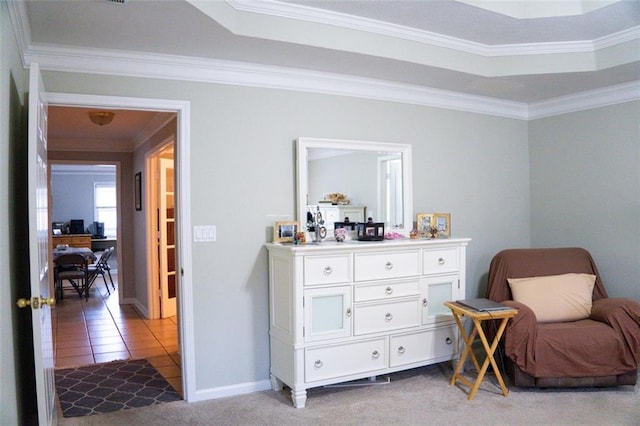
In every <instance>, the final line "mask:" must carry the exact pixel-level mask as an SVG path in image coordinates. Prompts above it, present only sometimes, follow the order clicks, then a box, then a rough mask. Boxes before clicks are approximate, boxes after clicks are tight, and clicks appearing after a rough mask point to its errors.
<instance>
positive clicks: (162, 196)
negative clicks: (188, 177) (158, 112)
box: [158, 158, 177, 318]
mask: <svg viewBox="0 0 640 426" xmlns="http://www.w3.org/2000/svg"><path fill="white" fill-rule="evenodd" d="M159 160H160V185H159V194H158V207H159V212H158V227H159V229H158V231H159V240H160V241H159V258H160V259H159V260H160V268H159V269H160V293H161V296H160V317H161V318H167V317H171V316H174V315H175V314H176V295H177V287H176V286H177V281H176V279H177V277H176V226H175V225H176V214H175V203H174V200H175V197H174V176H173V171H174V170H173V160H169V159H166V158H160V159H159Z"/></svg>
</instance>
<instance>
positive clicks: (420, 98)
mask: <svg viewBox="0 0 640 426" xmlns="http://www.w3.org/2000/svg"><path fill="white" fill-rule="evenodd" d="M233 2H234V3H238V0H233ZM242 3H243V4H246V3H248V2H247V1H246V0H242ZM253 3H255V4H260V5H263V4H266V3H268V2H255V1H253ZM8 4H9V5H10V8H9V11H10V15H11V20H12V23H13V25H14V32H15V33H16V38H17V39H18V41H19V48H21V49H22V52H21V53H22V54H21V57H22V60H23V64H24V66H25V67H29V66H30V64H31V63H34V62H37V63H39V64H40V67H41V69H42V70H46V71H60V72H72V73H85V74H103V75H104V74H106V75H117V76H126V77H140V78H160V79H168V80H183V81H193V82H204V83H215V84H228V85H238V86H247V87H262V88H270V89H279V90H292V91H301V92H309V93H319V94H328V95H337V96H352V97H357V98H364V99H372V100H381V101H388V102H399V103H405V104H413V105H421V106H429V107H435V108H445V109H451V110H457V111H466V112H473V113H479V114H485V115H494V116H499V117H506V118H515V119H520V120H529V119H535V118H541V117H547V116H550V115H557V114H562V113H566V112H575V111H580V110H585V109H590V108H597V107H599V106H607V105H612V104H613V103H620V102H627V101H631V100H639V99H640V93H638V89H637V87H638V84H639V82H640V80H638V81H635V82H631V83H627V84H622V85H617V86H611V87H609V88H605V89H602V90H593V91H588V92H582V93H578V94H573V95H569V96H563V97H559V98H554V99H549V100H545V101H541V102H535V103H532V104H526V103H522V102H514V101H506V100H503V99H497V98H491V97H483V96H477V95H470V94H465V93H460V92H455V91H446V90H440V89H434V88H428V87H423V86H416V85H409V84H401V83H393V82H389V81H382V80H375V79H370V78H361V77H353V76H346V75H340V74H332V73H325V72H318V71H308V70H300V69H293V68H285V67H277V66H267V65H257V64H251V63H245V62H234V61H224V60H216V59H199V58H191V57H184V56H175V55H156V54H146V53H139V52H128V51H117V50H104V49H103V50H95V49H79V48H69V47H59V46H49V45H46V46H44V45H37V44H33V43H31V42H30V40H31V37H30V29H29V23H28V19H27V15H26V10H25V7H24V4H23V2H21V1H9V2H8ZM279 4H280V5H283V4H282V3H279ZM638 40H640V28H632V29H630V30H628V31H624V32H620V33H617V34H614V35H611V36H608V37H603V38H602V39H599V40H597V41H596V42H594V45H595V48H596V49H604V48H607V47H612V46H619V45H620V44H621V43H629V42H632V43H633V42H636V43H637V42H638ZM570 45H571V43H569V44H568V45H567V46H565V47H566V48H567V49H570V48H571V46H570ZM494 48H495V46H494ZM503 48H505V49H507V47H504V46H503ZM522 48H523V46H522V45H518V47H516V46H510V47H509V49H522ZM535 48H537V49H538V51H540V49H541V46H534V50H535ZM581 48H583V49H584V48H585V46H582V47H581ZM638 51H639V54H640V49H638ZM494 54H496V55H501V52H499V48H498V49H494ZM505 54H508V53H505ZM520 54H523V51H522V50H520ZM630 89H631V90H630ZM150 136H151V135H148V137H150ZM140 137H144V135H142V136H140ZM148 137H147V138H148ZM136 139H139V138H136ZM135 143H139V141H136V142H135Z"/></svg>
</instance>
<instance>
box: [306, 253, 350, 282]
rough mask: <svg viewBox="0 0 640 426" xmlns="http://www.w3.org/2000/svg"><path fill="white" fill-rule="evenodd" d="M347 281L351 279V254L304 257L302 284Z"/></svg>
mask: <svg viewBox="0 0 640 426" xmlns="http://www.w3.org/2000/svg"><path fill="white" fill-rule="evenodd" d="M348 281H351V255H349V254H340V255H335V256H306V257H305V258H304V285H318V284H336V283H344V282H348Z"/></svg>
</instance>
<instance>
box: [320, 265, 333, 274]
mask: <svg viewBox="0 0 640 426" xmlns="http://www.w3.org/2000/svg"><path fill="white" fill-rule="evenodd" d="M332 272H333V269H331V266H325V267H324V270H323V271H322V273H323V274H325V275H331V273H332Z"/></svg>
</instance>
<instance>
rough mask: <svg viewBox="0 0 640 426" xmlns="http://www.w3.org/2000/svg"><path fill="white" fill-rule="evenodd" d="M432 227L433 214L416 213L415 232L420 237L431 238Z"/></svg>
mask: <svg viewBox="0 0 640 426" xmlns="http://www.w3.org/2000/svg"><path fill="white" fill-rule="evenodd" d="M433 226H434V225H433V213H418V215H417V216H416V230H417V231H418V235H419V236H420V237H422V238H429V237H431V228H432V227H433Z"/></svg>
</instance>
